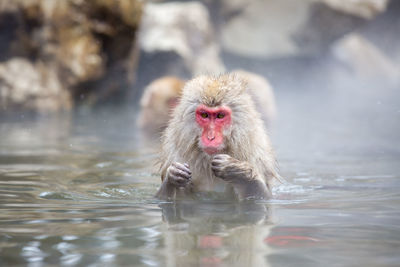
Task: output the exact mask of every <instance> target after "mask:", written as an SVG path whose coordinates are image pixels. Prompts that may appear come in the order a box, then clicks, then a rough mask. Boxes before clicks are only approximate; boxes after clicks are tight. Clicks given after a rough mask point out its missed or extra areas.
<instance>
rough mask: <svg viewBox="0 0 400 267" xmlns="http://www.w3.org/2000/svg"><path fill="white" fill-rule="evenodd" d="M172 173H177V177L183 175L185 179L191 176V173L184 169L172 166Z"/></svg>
mask: <svg viewBox="0 0 400 267" xmlns="http://www.w3.org/2000/svg"><path fill="white" fill-rule="evenodd" d="M170 173H171V174H172V175H175V176H177V177H182V178H185V179H190V178H191V174H189V173H187V172H185V171H182V170H180V169H176V168H172V169H171V170H170Z"/></svg>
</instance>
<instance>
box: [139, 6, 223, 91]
mask: <svg viewBox="0 0 400 267" xmlns="http://www.w3.org/2000/svg"><path fill="white" fill-rule="evenodd" d="M214 35H215V34H214V31H213V26H212V24H211V22H210V17H209V13H208V10H207V8H206V7H205V6H204V5H203V4H202V3H200V2H168V3H148V4H146V5H145V7H144V11H143V17H142V21H141V26H140V31H139V39H138V44H139V48H140V63H139V66H138V67H139V73H138V75H137V78H138V80H139V81H138V82H139V86H144V85H146V84H148V83H149V82H150V81H152V80H153V79H156V78H158V77H160V76H163V75H174V76H179V77H182V78H190V77H191V76H193V75H198V74H201V73H221V72H223V71H224V70H225V67H224V64H223V63H222V61H221V59H220V56H219V46H218V44H217V42H216V41H215V36H214Z"/></svg>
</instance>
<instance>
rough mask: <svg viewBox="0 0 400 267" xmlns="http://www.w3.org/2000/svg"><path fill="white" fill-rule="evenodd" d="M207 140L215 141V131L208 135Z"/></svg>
mask: <svg viewBox="0 0 400 267" xmlns="http://www.w3.org/2000/svg"><path fill="white" fill-rule="evenodd" d="M207 139H208V140H210V141H212V140H214V139H215V134H214V131H209V132H208V134H207Z"/></svg>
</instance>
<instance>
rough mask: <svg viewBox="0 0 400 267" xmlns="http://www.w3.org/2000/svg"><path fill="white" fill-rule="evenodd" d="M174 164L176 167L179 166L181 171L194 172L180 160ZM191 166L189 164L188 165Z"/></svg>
mask: <svg viewBox="0 0 400 267" xmlns="http://www.w3.org/2000/svg"><path fill="white" fill-rule="evenodd" d="M172 166H174V167H175V168H177V169H179V170H181V171H184V172H186V173H188V174H192V172H191V171H190V169H189V167H186V166H185V165H184V164H182V163H179V162H174V163H172ZM188 166H189V165H188Z"/></svg>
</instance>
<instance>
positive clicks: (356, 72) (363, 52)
mask: <svg viewBox="0 0 400 267" xmlns="http://www.w3.org/2000/svg"><path fill="white" fill-rule="evenodd" d="M332 52H333V55H334V56H335V57H336V58H337V59H338V60H339V61H340V62H342V63H343V64H344V65H345V66H346V67H347V69H349V70H350V71H351V74H350V75H352V76H353V77H354V76H355V77H356V78H358V79H360V80H362V81H369V82H376V83H385V84H387V85H395V84H397V83H398V82H399V81H400V65H398V64H396V63H395V62H393V61H392V60H391V59H390V58H388V57H387V56H386V55H385V54H384V53H383V52H382V51H380V50H379V49H378V48H377V47H376V46H375V45H374V44H372V43H371V42H369V41H368V40H367V39H365V38H364V37H362V36H361V35H359V34H355V33H354V34H349V35H346V36H344V37H343V38H342V39H340V40H338V41H337V42H336V43H335V45H334V46H333V47H332Z"/></svg>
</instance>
